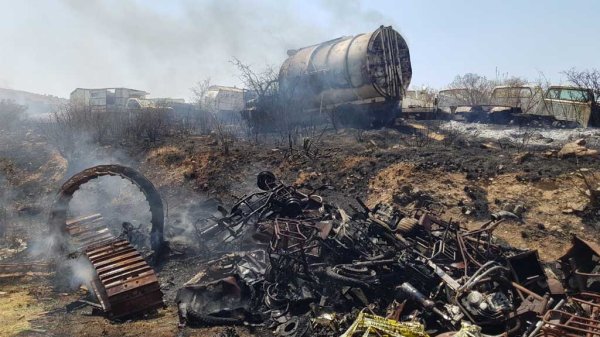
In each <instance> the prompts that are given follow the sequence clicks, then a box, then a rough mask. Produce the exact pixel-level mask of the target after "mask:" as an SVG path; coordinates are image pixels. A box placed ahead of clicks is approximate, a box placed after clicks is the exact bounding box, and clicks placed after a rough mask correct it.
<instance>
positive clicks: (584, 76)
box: [562, 68, 600, 102]
mask: <svg viewBox="0 0 600 337" xmlns="http://www.w3.org/2000/svg"><path fill="white" fill-rule="evenodd" d="M562 73H563V74H564V75H565V76H567V80H568V81H569V82H571V83H572V84H573V85H575V86H577V87H579V88H586V89H592V91H593V92H594V96H595V98H596V101H597V102H600V70H598V69H586V70H577V69H575V68H571V69H569V70H566V71H563V72H562Z"/></svg>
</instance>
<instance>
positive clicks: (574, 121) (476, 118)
mask: <svg viewBox="0 0 600 337" xmlns="http://www.w3.org/2000/svg"><path fill="white" fill-rule="evenodd" d="M436 110H437V112H438V115H442V116H445V117H446V118H448V119H454V120H461V121H467V122H483V123H496V124H519V125H545V126H555V127H556V126H558V127H588V126H599V125H600V108H599V106H598V102H597V101H596V99H595V97H594V93H593V91H592V90H591V89H585V88H578V87H569V86H551V87H549V88H548V89H547V90H546V91H545V92H544V91H543V90H542V88H541V87H539V86H497V87H495V88H494V90H493V91H492V94H491V96H490V98H489V99H487V98H486V97H485V95H484V94H482V93H479V92H476V91H473V90H469V89H448V90H442V91H440V92H439V93H438V103H437V106H436ZM438 119H439V118H438Z"/></svg>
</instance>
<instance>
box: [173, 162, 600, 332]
mask: <svg viewBox="0 0 600 337" xmlns="http://www.w3.org/2000/svg"><path fill="white" fill-rule="evenodd" d="M257 183H258V186H259V187H260V188H261V189H262V190H263V191H262V192H259V193H255V194H251V195H249V196H246V197H244V198H242V199H241V201H240V202H238V203H237V204H236V205H235V206H234V207H233V208H232V210H231V211H230V212H221V213H222V214H223V216H222V217H220V218H217V217H213V218H211V219H207V220H206V221H204V222H203V224H204V225H205V228H204V230H202V229H201V230H200V232H202V233H204V234H205V235H206V236H205V238H206V239H207V240H211V241H214V240H217V242H218V244H217V245H218V246H219V247H220V248H221V249H222V250H223V251H226V250H227V249H229V250H230V251H231V250H237V251H239V253H234V254H226V255H225V256H220V254H221V251H220V250H216V249H212V250H209V251H207V254H213V255H212V256H214V260H213V261H212V262H210V263H207V264H205V265H204V267H203V269H202V270H201V271H200V273H198V275H196V276H195V277H194V278H193V279H191V280H190V281H189V282H188V283H186V285H185V286H184V287H183V288H182V289H180V291H179V293H178V297H177V303H178V306H179V313H180V320H181V324H182V325H186V324H202V325H215V324H245V325H263V326H267V327H271V328H273V329H274V331H275V333H276V335H280V336H340V335H342V334H343V333H344V331H346V330H348V329H349V330H348V331H352V329H351V327H352V326H354V327H355V328H358V327H361V328H362V331H364V333H365V334H364V335H365V336H367V335H369V333H370V332H374V331H375V330H373V329H372V328H371V327H369V324H371V323H373V324H375V325H377V324H379V325H378V328H377V329H379V328H382V327H383V326H385V324H388V323H389V324H392V325H396V326H409V325H410V324H412V323H410V322H415V321H418V322H420V323H422V324H424V326H425V329H426V330H423V333H425V332H424V331H427V333H428V334H433V335H436V334H441V335H444V336H446V335H448V336H450V335H452V334H451V332H453V331H454V332H453V334H454V335H455V336H483V335H484V334H487V335H489V334H494V335H500V334H503V335H505V336H538V335H539V334H546V336H563V335H566V336H571V335H569V334H568V333H573V334H572V335H573V336H575V335H577V333H580V332H581V333H584V334H583V335H585V333H588V335H589V336H592V335H594V333H598V331H600V330H598V329H597V326H598V325H597V319H598V317H597V314H598V310H597V309H596V307H597V304H596V303H598V302H595V301H597V298H598V296H599V295H596V294H595V293H593V294H592V295H590V294H586V293H581V292H582V291H590V289H592V288H593V287H592V284H591V281H590V280H591V279H593V278H594V277H596V272H597V270H596V269H597V268H598V263H597V262H598V257H599V255H598V254H597V252H598V250H596V249H595V246H593V245H591V244H590V243H587V242H585V241H583V240H581V239H576V240H575V241H574V248H573V249H571V250H570V251H569V253H568V254H567V255H566V257H564V258H563V259H561V262H562V265H563V267H562V268H563V272H564V273H565V277H564V278H561V279H560V280H559V279H555V278H550V277H548V276H547V273H546V269H547V268H548V267H549V266H547V265H543V264H542V263H541V262H540V260H539V258H538V255H537V252H535V251H528V250H520V249H517V248H514V247H509V246H506V245H503V244H501V243H499V242H498V240H497V239H496V238H495V237H494V235H493V232H494V230H495V229H496V228H497V227H498V226H500V225H501V224H502V222H503V221H504V220H503V219H496V220H490V221H489V222H487V223H484V224H483V225H482V226H481V227H480V228H478V229H474V230H469V229H466V228H464V227H462V226H461V225H460V224H459V223H457V222H454V221H447V220H443V216H442V215H443V214H440V211H439V209H438V208H436V207H430V208H428V207H427V205H425V207H422V208H419V209H416V210H403V209H396V208H394V207H391V206H390V205H386V204H379V205H376V206H375V207H372V208H370V207H368V206H367V205H365V203H363V202H362V201H361V200H360V199H357V201H358V204H359V205H360V209H357V208H354V211H353V213H352V214H348V213H347V212H346V211H344V210H342V209H340V208H338V207H334V206H333V205H330V204H327V203H326V202H324V201H323V198H322V197H320V196H318V195H316V194H315V192H316V191H313V192H310V193H303V192H300V191H298V190H297V189H295V188H294V187H292V186H288V185H285V184H283V183H282V182H280V181H278V180H277V179H276V178H275V176H274V175H273V174H272V173H270V172H263V173H261V174H259V177H258V181H257ZM208 233H210V235H207V234H208ZM557 273H559V271H557ZM551 275H553V274H551ZM575 276H577V277H578V278H579V279H580V280H579V281H577V277H575ZM574 277H575V281H572V279H573V278H574ZM581 278H583V280H581ZM561 281H562V282H561ZM561 283H562V284H561ZM563 285H564V287H565V288H567V290H568V291H565V289H563ZM565 294H573V295H569V296H567V295H565ZM576 294H577V295H576ZM590 298H591V299H590ZM584 302H585V303H584ZM564 303H567V304H565V305H564V306H563V304H564ZM365 308H367V310H370V313H369V314H368V315H375V316H365V315H367V312H364V314H360V315H362V316H360V315H358V314H357V313H358V311H361V310H365ZM561 308H562V309H561ZM577 308H578V309H577ZM582 310H583V311H582ZM357 315H358V316H357ZM376 315H381V317H382V318H377V316H376ZM361 317H362V318H361ZM383 317H387V319H384V318H383ZM353 321H356V322H358V323H355V324H354V325H352V322H353ZM366 321H369V323H368V324H367V323H365V322H366ZM361 322H362V323H361ZM390 322H395V323H390ZM387 328H390V329H391V326H387ZM387 328H386V329H387ZM553 329H554V330H553ZM557 329H559V330H560V329H562V330H561V331H567V332H568V333H567V332H565V333H566V334H556V331H558V330H557ZM586 329H587V330H586ZM381 331H387V330H385V329H384V330H381ZM390 331H391V330H390ZM386 333H388V334H390V333H391V332H386ZM415 333H416V332H415ZM404 335H406V334H404ZM580 335H581V334H580Z"/></svg>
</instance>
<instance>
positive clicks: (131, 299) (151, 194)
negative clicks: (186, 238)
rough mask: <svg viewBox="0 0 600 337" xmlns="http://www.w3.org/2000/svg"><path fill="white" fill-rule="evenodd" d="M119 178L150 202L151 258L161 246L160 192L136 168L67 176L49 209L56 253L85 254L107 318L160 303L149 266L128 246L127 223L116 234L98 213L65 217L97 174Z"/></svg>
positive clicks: (104, 168) (108, 167)
mask: <svg viewBox="0 0 600 337" xmlns="http://www.w3.org/2000/svg"><path fill="white" fill-rule="evenodd" d="M106 175H110V176H118V177H121V178H123V179H127V180H129V181H131V182H132V183H133V184H135V185H136V186H138V187H139V188H140V190H141V192H142V193H143V194H144V196H145V197H146V199H147V200H148V203H149V205H150V212H151V213H152V221H151V222H152V228H151V231H150V240H149V241H150V245H151V248H152V250H153V253H154V255H153V261H156V258H157V257H158V256H159V254H160V250H161V249H162V246H163V244H164V239H163V224H164V214H163V205H162V200H161V198H160V195H159V194H158V192H157V191H156V189H155V188H154V186H153V185H152V183H151V182H150V181H149V180H147V179H146V178H145V177H144V176H143V175H141V174H140V173H139V172H136V171H134V170H132V169H130V168H128V167H124V166H120V165H101V166H95V167H92V168H89V169H86V170H84V171H82V172H80V173H78V174H76V175H74V176H73V177H71V178H70V179H69V180H67V182H66V183H65V184H64V185H63V186H62V188H61V190H60V192H59V193H58V195H57V197H56V201H55V203H54V205H53V207H52V210H51V212H50V219H49V225H50V230H51V233H52V234H53V235H54V236H55V237H56V238H58V239H59V240H58V241H59V242H60V244H59V247H57V248H60V251H61V252H63V253H66V254H65V255H68V256H71V257H73V256H84V257H85V258H86V259H87V261H89V263H90V268H91V269H92V270H93V279H92V280H90V284H89V286H90V287H91V289H90V290H91V291H92V293H93V294H94V296H95V298H96V300H97V301H98V302H99V303H98V305H95V306H94V307H98V308H100V309H101V310H102V311H103V312H104V314H106V315H107V316H108V317H110V318H111V319H119V318H123V317H128V316H133V315H137V314H141V313H145V312H148V311H152V310H155V309H157V308H160V307H163V306H164V303H163V294H162V292H161V290H160V284H159V282H158V278H157V275H156V273H155V272H154V270H153V269H152V268H151V267H150V265H149V264H148V262H146V259H145V258H144V257H143V256H142V255H141V254H140V252H139V251H138V250H137V249H136V248H134V247H133V245H132V244H131V242H130V241H131V240H134V239H135V236H134V232H135V228H133V226H132V225H131V224H129V223H127V222H124V223H123V224H122V232H121V233H120V235H116V234H115V232H114V230H112V229H111V228H110V226H109V225H108V223H107V222H106V220H105V219H104V218H103V216H102V215H101V214H92V215H88V216H84V217H81V218H77V219H67V211H68V206H69V202H70V200H71V199H72V197H73V194H74V193H75V191H77V190H78V189H79V188H80V187H81V186H82V185H83V184H85V183H87V182H88V181H90V180H93V179H96V178H98V177H101V176H106Z"/></svg>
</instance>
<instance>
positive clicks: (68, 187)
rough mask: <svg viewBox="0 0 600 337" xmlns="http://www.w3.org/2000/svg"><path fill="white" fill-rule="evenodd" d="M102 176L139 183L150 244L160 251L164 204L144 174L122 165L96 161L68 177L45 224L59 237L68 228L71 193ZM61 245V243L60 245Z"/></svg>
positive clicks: (162, 243)
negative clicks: (147, 212)
mask: <svg viewBox="0 0 600 337" xmlns="http://www.w3.org/2000/svg"><path fill="white" fill-rule="evenodd" d="M102 176H116V177H120V178H122V179H126V180H128V181H130V182H131V183H132V184H134V185H136V186H137V187H139V189H140V191H141V192H142V193H143V195H144V196H145V197H146V200H147V201H148V204H149V206H150V213H151V214H152V220H151V224H152V228H151V231H150V244H151V248H152V250H153V251H154V252H160V250H161V249H162V248H163V246H164V235H163V227H164V207H163V202H162V198H161V197H160V194H159V193H158V191H157V190H156V188H155V187H154V185H153V184H152V182H150V181H149V180H148V179H147V178H146V177H144V176H143V175H142V174H141V173H139V172H137V171H135V170H133V169H131V168H129V167H126V166H121V165H99V166H94V167H90V168H88V169H85V170H83V171H81V172H79V173H77V174H75V175H74V176H72V177H71V178H69V180H67V181H66V182H65V183H64V184H63V185H62V187H61V189H60V191H59V192H58V194H57V196H56V198H55V201H54V204H53V206H52V209H51V211H50V218H49V219H48V224H49V226H50V230H51V233H52V234H54V235H56V236H57V237H62V236H63V234H64V233H65V231H66V230H67V228H66V226H67V210H68V206H69V202H70V201H71V199H72V198H73V194H74V193H75V192H76V191H77V190H78V189H79V188H80V187H81V186H82V185H84V184H86V183H87V182H89V181H91V180H94V179H96V178H99V177H102ZM59 248H61V247H59ZM63 248H64V247H63Z"/></svg>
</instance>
